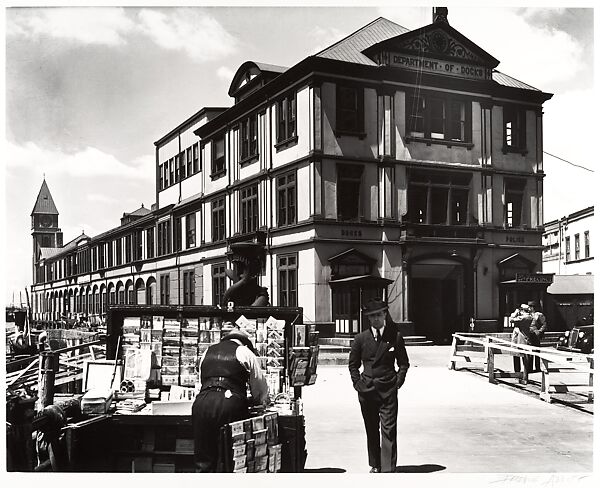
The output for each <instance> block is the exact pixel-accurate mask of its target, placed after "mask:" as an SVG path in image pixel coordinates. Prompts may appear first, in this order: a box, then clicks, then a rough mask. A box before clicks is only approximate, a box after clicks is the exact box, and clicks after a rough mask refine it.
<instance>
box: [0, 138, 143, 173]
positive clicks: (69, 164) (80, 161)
mask: <svg viewBox="0 0 600 488" xmlns="http://www.w3.org/2000/svg"><path fill="white" fill-rule="evenodd" d="M6 161H7V162H6V166H7V168H8V170H9V171H10V170H22V169H33V168H36V167H39V166H40V165H43V167H44V168H45V169H46V171H47V172H48V173H53V174H57V175H61V176H74V177H87V178H95V177H99V176H111V177H114V178H135V179H145V180H151V179H153V178H154V171H153V166H154V158H153V156H143V157H140V158H137V159H135V160H134V161H132V162H131V164H125V163H123V162H121V161H119V160H118V159H117V158H115V157H114V156H113V155H111V154H106V153H104V152H102V151H101V150H99V149H96V148H94V147H86V148H85V149H83V150H81V151H78V152H75V153H68V152H64V151H61V150H57V149H56V150H52V149H45V148H42V147H40V146H38V145H37V144H35V143H34V142H27V143H25V144H24V145H17V144H14V143H12V142H7V143H6Z"/></svg>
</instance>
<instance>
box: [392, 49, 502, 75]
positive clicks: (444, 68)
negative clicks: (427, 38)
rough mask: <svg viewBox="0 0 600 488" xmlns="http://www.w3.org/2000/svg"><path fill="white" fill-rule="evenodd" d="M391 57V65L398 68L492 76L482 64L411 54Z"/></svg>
mask: <svg viewBox="0 0 600 488" xmlns="http://www.w3.org/2000/svg"><path fill="white" fill-rule="evenodd" d="M391 58H392V62H391V63H390V65H391V66H395V67H398V68H407V69H412V70H418V71H426V72H429V73H439V74H443V75H450V76H457V77H460V78H470V79H473V80H489V79H490V78H491V71H490V69H489V68H484V67H482V66H475V65H470V64H465V63H455V62H452V63H451V62H448V61H436V60H433V59H424V58H422V57H419V56H411V55H409V54H392V56H391Z"/></svg>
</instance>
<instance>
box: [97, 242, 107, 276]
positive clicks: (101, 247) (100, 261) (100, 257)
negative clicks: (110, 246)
mask: <svg viewBox="0 0 600 488" xmlns="http://www.w3.org/2000/svg"><path fill="white" fill-rule="evenodd" d="M105 246H106V244H104V242H103V243H102V244H100V245H99V246H98V269H104V268H105V267H106V264H105V259H104V256H105V255H106V248H105Z"/></svg>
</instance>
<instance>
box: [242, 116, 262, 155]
mask: <svg viewBox="0 0 600 488" xmlns="http://www.w3.org/2000/svg"><path fill="white" fill-rule="evenodd" d="M240 125H241V127H240V160H241V161H242V162H243V161H244V160H245V159H250V158H253V157H255V156H257V155H258V127H257V125H258V119H257V116H256V115H252V116H251V117H249V118H248V119H246V120H245V121H243V122H242V123H241V124H240Z"/></svg>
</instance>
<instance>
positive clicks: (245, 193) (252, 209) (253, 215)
mask: <svg viewBox="0 0 600 488" xmlns="http://www.w3.org/2000/svg"><path fill="white" fill-rule="evenodd" d="M257 229H258V185H252V186H247V187H246V188H242V189H241V190H240V232H241V233H242V234H246V233H248V232H254V231H256V230H257Z"/></svg>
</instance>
